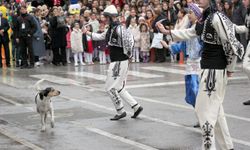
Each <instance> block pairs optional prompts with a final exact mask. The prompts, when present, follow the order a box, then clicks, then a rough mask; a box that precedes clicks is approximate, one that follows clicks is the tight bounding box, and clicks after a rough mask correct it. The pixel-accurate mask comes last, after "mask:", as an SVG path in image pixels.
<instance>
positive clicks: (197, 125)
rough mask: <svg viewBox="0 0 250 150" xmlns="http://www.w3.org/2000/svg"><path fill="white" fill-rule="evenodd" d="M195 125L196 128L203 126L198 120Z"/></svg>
mask: <svg viewBox="0 0 250 150" xmlns="http://www.w3.org/2000/svg"><path fill="white" fill-rule="evenodd" d="M193 127H194V128H200V127H201V126H200V123H199V122H197V124H195V125H194V126H193Z"/></svg>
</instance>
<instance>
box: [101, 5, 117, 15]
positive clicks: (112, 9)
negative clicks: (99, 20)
mask: <svg viewBox="0 0 250 150" xmlns="http://www.w3.org/2000/svg"><path fill="white" fill-rule="evenodd" d="M103 14H104V15H107V16H118V11H117V9H116V8H115V6H114V5H109V6H108V7H106V8H105V9H104V12H103Z"/></svg>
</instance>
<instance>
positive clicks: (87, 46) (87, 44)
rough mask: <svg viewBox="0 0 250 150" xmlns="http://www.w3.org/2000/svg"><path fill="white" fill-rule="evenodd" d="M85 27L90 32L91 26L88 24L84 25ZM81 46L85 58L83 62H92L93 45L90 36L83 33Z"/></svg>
mask: <svg viewBox="0 0 250 150" xmlns="http://www.w3.org/2000/svg"><path fill="white" fill-rule="evenodd" d="M86 29H87V30H88V31H90V32H92V26H91V25H88V26H87V27H86ZM82 41H83V48H84V52H85V53H84V56H85V57H84V58H85V62H86V63H88V64H94V63H93V51H94V47H93V42H92V39H91V36H89V35H86V34H83V40H82Z"/></svg>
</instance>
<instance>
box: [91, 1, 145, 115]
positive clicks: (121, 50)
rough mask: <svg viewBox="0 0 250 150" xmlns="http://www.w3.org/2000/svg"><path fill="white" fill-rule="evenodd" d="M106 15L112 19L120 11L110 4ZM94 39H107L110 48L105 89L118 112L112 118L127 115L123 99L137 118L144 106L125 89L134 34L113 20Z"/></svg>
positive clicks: (94, 34)
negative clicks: (109, 61) (106, 28)
mask: <svg viewBox="0 0 250 150" xmlns="http://www.w3.org/2000/svg"><path fill="white" fill-rule="evenodd" d="M104 15H106V16H108V17H110V20H112V18H111V17H112V16H117V15H118V13H117V10H116V8H115V6H113V5H110V6H108V7H107V8H106V9H105V10H104ZM92 39H93V40H104V39H106V41H107V43H108V46H109V49H110V58H111V63H110V65H109V69H108V75H107V80H106V84H105V90H106V91H107V93H108V94H109V96H110V98H111V100H112V102H113V104H114V106H115V108H116V110H117V113H118V114H117V115H115V117H114V118H111V120H119V119H121V118H123V117H125V116H126V112H125V110H124V105H123V103H122V100H124V101H126V102H127V103H128V104H129V105H130V106H131V107H132V109H134V115H133V116H132V118H136V117H137V116H138V115H139V114H140V112H141V111H142V110H143V108H142V107H141V106H140V105H139V104H138V103H137V101H136V100H135V99H134V98H133V97H132V96H131V95H130V94H129V93H128V92H127V91H126V89H125V85H126V79H127V73H128V68H129V59H130V58H131V57H132V56H131V51H132V49H133V47H134V38H133V36H132V34H131V33H130V32H128V30H127V29H126V28H125V27H123V26H122V25H120V24H119V23H117V22H112V21H111V23H110V25H109V28H108V30H106V31H105V32H103V33H101V34H98V33H92Z"/></svg>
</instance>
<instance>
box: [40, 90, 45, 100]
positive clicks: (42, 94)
mask: <svg viewBox="0 0 250 150" xmlns="http://www.w3.org/2000/svg"><path fill="white" fill-rule="evenodd" d="M43 96H44V92H43V91H42V92H40V93H39V97H40V100H43Z"/></svg>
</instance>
